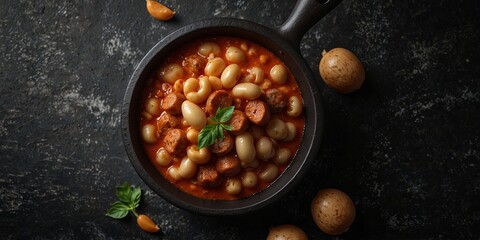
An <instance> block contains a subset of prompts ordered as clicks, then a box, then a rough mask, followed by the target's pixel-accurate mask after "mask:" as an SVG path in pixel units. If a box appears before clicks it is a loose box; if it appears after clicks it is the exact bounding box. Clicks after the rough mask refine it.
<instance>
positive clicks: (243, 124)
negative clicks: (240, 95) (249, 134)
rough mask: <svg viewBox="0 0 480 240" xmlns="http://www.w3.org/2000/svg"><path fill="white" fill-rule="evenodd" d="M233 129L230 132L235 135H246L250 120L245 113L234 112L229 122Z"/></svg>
mask: <svg viewBox="0 0 480 240" xmlns="http://www.w3.org/2000/svg"><path fill="white" fill-rule="evenodd" d="M227 124H228V125H230V126H231V127H232V130H231V131H230V132H231V133H232V134H234V135H239V134H242V133H244V132H245V131H246V130H247V128H248V119H247V116H245V113H243V112H242V111H239V110H233V114H232V118H230V120H229V121H228V122H227Z"/></svg>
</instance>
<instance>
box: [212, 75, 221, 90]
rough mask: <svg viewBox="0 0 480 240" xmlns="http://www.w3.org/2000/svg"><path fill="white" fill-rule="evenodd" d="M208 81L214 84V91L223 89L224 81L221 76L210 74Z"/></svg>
mask: <svg viewBox="0 0 480 240" xmlns="http://www.w3.org/2000/svg"><path fill="white" fill-rule="evenodd" d="M208 81H209V82H210V86H212V92H213V91H216V90H220V89H222V87H223V86H222V81H220V78H218V77H215V76H208Z"/></svg>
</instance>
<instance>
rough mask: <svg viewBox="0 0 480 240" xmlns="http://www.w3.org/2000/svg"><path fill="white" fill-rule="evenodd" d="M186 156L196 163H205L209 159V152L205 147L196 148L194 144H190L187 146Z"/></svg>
mask: <svg viewBox="0 0 480 240" xmlns="http://www.w3.org/2000/svg"><path fill="white" fill-rule="evenodd" d="M187 156H188V158H189V159H190V160H192V161H193V162H194V163H196V164H205V163H207V162H208V161H210V156H211V154H210V149H209V148H207V147H204V148H202V149H198V148H197V146H196V145H192V146H190V147H188V148H187Z"/></svg>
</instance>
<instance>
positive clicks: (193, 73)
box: [182, 54, 207, 77]
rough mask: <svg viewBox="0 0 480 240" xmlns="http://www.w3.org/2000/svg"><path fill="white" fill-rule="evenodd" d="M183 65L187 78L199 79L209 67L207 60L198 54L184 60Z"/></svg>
mask: <svg viewBox="0 0 480 240" xmlns="http://www.w3.org/2000/svg"><path fill="white" fill-rule="evenodd" d="M182 65H183V69H185V72H186V74H187V76H190V77H198V76H200V75H202V74H203V69H204V68H205V66H206V65H207V59H205V58H202V57H200V56H198V55H197V54H192V55H190V56H188V57H186V58H185V59H184V60H183V62H182Z"/></svg>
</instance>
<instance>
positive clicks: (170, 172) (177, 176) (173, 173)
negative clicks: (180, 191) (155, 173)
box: [168, 166, 182, 181]
mask: <svg viewBox="0 0 480 240" xmlns="http://www.w3.org/2000/svg"><path fill="white" fill-rule="evenodd" d="M168 175H170V177H172V178H173V179H174V180H177V181H178V180H180V179H182V176H180V174H178V168H177V167H174V166H171V167H169V168H168Z"/></svg>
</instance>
